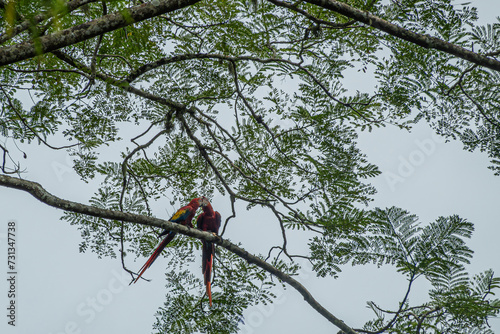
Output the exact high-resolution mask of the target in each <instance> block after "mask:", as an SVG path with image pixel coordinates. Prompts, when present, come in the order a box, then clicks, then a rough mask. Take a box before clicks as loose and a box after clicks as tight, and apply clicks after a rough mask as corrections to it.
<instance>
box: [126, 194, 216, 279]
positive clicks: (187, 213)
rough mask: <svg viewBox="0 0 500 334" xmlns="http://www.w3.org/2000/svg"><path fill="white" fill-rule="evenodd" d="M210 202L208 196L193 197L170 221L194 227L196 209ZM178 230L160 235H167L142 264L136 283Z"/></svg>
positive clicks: (165, 231)
mask: <svg viewBox="0 0 500 334" xmlns="http://www.w3.org/2000/svg"><path fill="white" fill-rule="evenodd" d="M205 202H206V203H208V200H207V199H206V197H198V198H195V199H193V200H192V201H191V202H189V204H188V205H186V206H183V207H182V208H180V209H179V210H177V212H176V213H174V215H173V216H172V218H170V219H169V221H171V222H174V223H178V224H182V225H184V226H188V227H193V223H192V222H191V221H192V220H193V217H194V214H195V213H196V210H198V208H199V207H200V205H203V204H204V203H205ZM176 234H177V232H173V231H169V230H164V231H163V232H162V233H161V234H160V235H159V236H158V237H162V236H164V235H166V237H165V239H163V241H162V242H160V244H159V245H158V246H157V247H156V249H155V250H154V252H153V254H152V255H151V256H150V257H149V259H148V260H147V261H146V263H145V264H144V265H143V266H142V268H141V270H140V272H139V275H138V276H137V278H136V279H135V280H134V283H135V282H137V281H138V280H139V278H140V277H141V276H142V274H143V273H144V272H145V271H146V269H148V268H149V267H151V265H152V264H153V262H155V260H156V258H157V257H158V256H160V254H161V252H162V251H163V249H164V248H165V247H166V246H167V245H168V243H169V242H170V241H172V239H173V238H174V237H175V235H176Z"/></svg>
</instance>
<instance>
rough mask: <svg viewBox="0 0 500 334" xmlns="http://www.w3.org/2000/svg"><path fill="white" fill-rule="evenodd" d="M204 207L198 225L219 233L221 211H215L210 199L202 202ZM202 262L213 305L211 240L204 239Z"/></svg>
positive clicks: (209, 297)
mask: <svg viewBox="0 0 500 334" xmlns="http://www.w3.org/2000/svg"><path fill="white" fill-rule="evenodd" d="M201 206H202V208H203V213H201V214H200V215H199V216H198V218H197V219H196V226H197V227H198V228H199V229H200V230H202V231H205V232H212V233H213V234H214V235H217V233H219V227H220V223H221V216H220V213H218V212H217V211H214V209H213V208H212V205H211V204H210V202H209V201H208V200H206V199H205V200H204V201H203V203H202V204H201ZM201 242H202V244H203V246H202V259H201V261H202V264H201V268H202V271H203V276H204V281H205V285H206V288H207V295H208V300H209V302H210V306H212V291H211V281H210V280H211V275H212V263H213V257H214V252H215V245H214V244H213V243H211V242H209V241H205V240H202V241H201Z"/></svg>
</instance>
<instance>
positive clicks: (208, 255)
mask: <svg viewBox="0 0 500 334" xmlns="http://www.w3.org/2000/svg"><path fill="white" fill-rule="evenodd" d="M203 250H204V252H203V256H202V258H203V265H202V269H203V276H204V278H205V285H206V289H207V295H208V300H209V302H210V306H212V289H211V285H212V284H211V276H212V262H213V251H214V245H213V244H212V243H211V242H204V243H203Z"/></svg>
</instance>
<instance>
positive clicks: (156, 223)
mask: <svg viewBox="0 0 500 334" xmlns="http://www.w3.org/2000/svg"><path fill="white" fill-rule="evenodd" d="M0 186H4V187H8V188H14V189H19V190H23V191H26V192H28V193H30V194H31V195H32V196H33V197H35V198H36V199H38V200H40V201H41V202H43V203H45V204H47V205H50V206H52V207H55V208H57V209H62V210H66V211H71V212H76V213H81V214H85V215H89V216H93V217H99V218H104V219H113V220H121V221H124V222H129V223H136V224H141V225H147V226H153V227H159V228H162V229H166V230H169V231H174V232H177V233H181V234H184V235H187V236H190V237H193V238H197V239H201V240H206V241H210V242H213V243H216V244H218V245H219V246H221V247H224V248H225V249H227V250H228V251H230V252H232V253H234V254H236V255H238V256H239V257H241V258H243V259H245V260H246V261H247V262H248V263H251V264H254V265H256V266H258V267H260V268H262V269H264V270H265V271H267V272H268V273H270V274H272V275H274V276H276V277H277V278H279V279H280V280H282V281H283V282H286V283H287V284H289V285H290V286H292V287H293V288H294V289H295V290H297V291H298V292H299V293H300V294H301V295H302V296H303V297H304V300H305V301H306V302H307V303H308V304H309V305H311V307H313V308H314V309H315V310H316V311H317V312H318V313H320V314H321V315H322V316H324V317H325V318H326V319H328V320H329V321H330V322H331V323H332V324H334V325H335V326H337V327H339V328H340V329H341V330H343V331H344V332H345V333H350V334H356V332H355V331H354V330H353V329H352V328H351V327H349V326H347V325H346V324H345V323H344V322H343V321H342V320H340V319H338V318H337V317H335V316H334V315H333V314H331V313H330V312H329V311H328V310H327V309H325V308H324V307H323V306H322V305H321V304H320V303H318V302H317V301H316V300H315V299H314V297H313V296H312V295H311V293H310V292H309V291H308V290H307V289H306V288H305V287H304V286H303V285H302V284H301V283H299V282H298V281H297V280H295V279H294V278H292V277H291V276H290V275H288V274H286V273H284V272H282V271H280V270H279V269H277V268H276V267H274V266H272V265H271V264H269V263H267V262H266V261H264V260H262V259H261V258H259V257H257V256H255V255H252V254H250V253H248V252H247V251H246V250H244V249H243V248H241V247H238V246H236V245H235V244H233V243H231V242H230V241H228V240H225V239H222V238H221V237H219V236H216V235H214V234H212V233H209V232H203V231H201V230H198V229H194V228H189V227H187V226H183V225H181V224H176V223H172V222H169V221H167V220H163V219H159V218H154V217H147V216H142V215H137V214H133V213H127V212H121V211H114V210H108V209H102V208H97V207H94V206H90V205H85V204H81V203H77V202H72V201H68V200H65V199H62V198H59V197H56V196H54V195H52V194H51V193H49V192H47V191H46V190H45V189H44V188H43V187H42V186H41V185H40V184H39V183H36V182H32V181H27V180H23V179H19V178H15V177H10V176H7V175H0Z"/></svg>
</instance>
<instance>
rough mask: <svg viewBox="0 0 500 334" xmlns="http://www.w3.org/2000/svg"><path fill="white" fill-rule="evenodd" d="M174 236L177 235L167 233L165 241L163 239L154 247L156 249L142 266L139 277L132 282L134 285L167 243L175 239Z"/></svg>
mask: <svg viewBox="0 0 500 334" xmlns="http://www.w3.org/2000/svg"><path fill="white" fill-rule="evenodd" d="M176 234H177V233H169V234H167V236H166V237H165V239H163V241H162V242H161V243H160V244H159V245H158V246H157V247H156V249H155V250H154V252H153V254H151V256H150V257H149V259H148V260H147V261H146V263H145V264H144V265H143V266H142V268H141V270H140V272H139V275H138V276H137V278H136V279H135V280H134V283H135V282H137V281H138V280H139V278H141V276H142V274H144V272H145V271H146V269H148V268H149V267H151V265H152V264H153V262H155V260H156V259H157V258H158V256H160V254H161V252H162V251H163V250H164V249H165V247H166V246H167V245H168V243H169V242H170V241H172V239H173V238H174V237H175V235H176Z"/></svg>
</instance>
